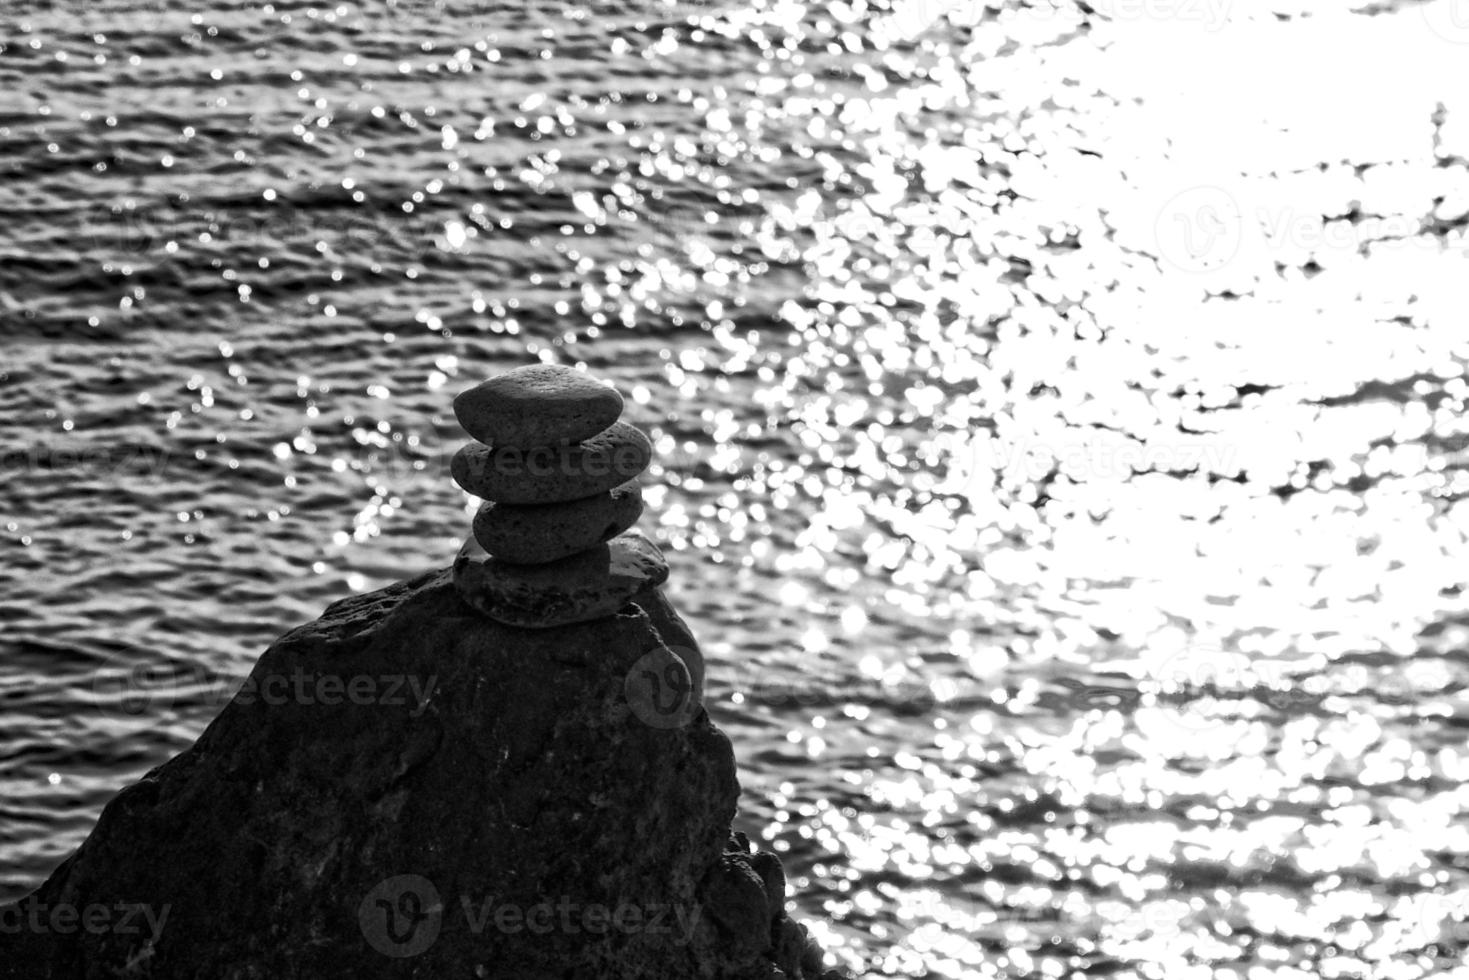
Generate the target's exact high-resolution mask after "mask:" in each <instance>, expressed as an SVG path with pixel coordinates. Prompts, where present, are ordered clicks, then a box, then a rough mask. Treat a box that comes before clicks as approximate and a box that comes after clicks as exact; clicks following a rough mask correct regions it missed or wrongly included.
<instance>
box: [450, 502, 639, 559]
mask: <svg viewBox="0 0 1469 980" xmlns="http://www.w3.org/2000/svg"><path fill="white" fill-rule="evenodd" d="M642 515H643V491H642V488H641V487H639V486H638V485H637V484H636V483H624V484H623V485H622V486H620V487H615V488H614V489H612V490H609V491H608V492H606V493H599V494H597V495H596V496H595V497H583V498H582V499H581V500H569V501H567V502H566V503H561V504H497V503H495V502H494V501H493V500H490V501H486V502H485V504H484V506H483V507H481V508H480V509H479V513H477V514H475V515H474V538H475V540H476V541H478V542H479V543H480V546H481V547H482V548H484V549H485V550H486V551H488V552H489V553H490V554H491V555H493V556H495V557H496V558H499V559H501V560H503V561H509V562H517V563H520V564H525V565H544V564H546V563H548V562H553V561H556V560H558V559H561V558H566V557H569V556H571V555H574V554H576V553H577V552H579V551H586V550H587V549H588V548H592V547H595V546H596V545H599V544H601V543H602V542H604V541H607V540H608V539H610V538H615V537H617V535H619V534H621V533H622V532H623V531H626V530H627V529H628V528H630V527H632V526H633V525H634V524H636V523H637V522H638V518H639V517H641V516H642Z"/></svg>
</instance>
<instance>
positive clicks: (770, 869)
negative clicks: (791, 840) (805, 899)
mask: <svg viewBox="0 0 1469 980" xmlns="http://www.w3.org/2000/svg"><path fill="white" fill-rule="evenodd" d="M750 867H752V868H754V869H755V873H756V874H758V875H759V876H760V881H761V882H762V883H763V884H764V886H765V900H766V903H767V904H768V905H769V908H770V922H771V925H772V927H773V926H774V924H775V921H776V920H777V919H779V918H780V917H781V916H782V915H784V914H785V908H786V873H785V868H784V867H783V866H782V865H781V863H780V858H778V857H776V856H775V855H774V854H772V853H771V852H769V851H759V852H757V853H755V854H752V855H750Z"/></svg>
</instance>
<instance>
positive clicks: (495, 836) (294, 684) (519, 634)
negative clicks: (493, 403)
mask: <svg viewBox="0 0 1469 980" xmlns="http://www.w3.org/2000/svg"><path fill="white" fill-rule="evenodd" d="M592 394H594V395H595V394H596V393H595V392H592ZM532 414H533V413H532ZM596 421H599V422H600V421H605V414H604V415H603V416H602V417H599V418H597V419H596ZM536 438H538V439H540V438H545V436H544V433H541V434H539V435H537V436H536ZM497 506H498V505H497ZM621 540H624V536H622V535H619V536H618V537H616V538H614V539H613V542H614V543H615V542H617V541H621ZM635 540H640V541H641V540H643V539H640V538H638V539H635ZM471 543H474V544H475V545H476V547H477V542H473V539H471ZM647 547H648V548H650V549H651V548H652V545H651V544H648V545H647ZM596 548H599V549H601V552H596V550H595V549H596ZM603 552H605V553H607V554H611V553H612V551H611V547H610V545H609V544H607V543H600V542H599V543H598V544H597V545H596V546H595V548H594V549H590V550H589V551H583V552H579V553H577V554H574V555H572V556H570V557H562V558H558V559H556V560H555V561H552V562H545V563H541V564H537V565H520V566H513V567H515V568H519V569H521V571H523V572H526V573H527V574H528V575H529V576H530V577H529V578H527V579H526V580H525V581H526V582H528V583H529V584H527V585H526V586H525V588H526V589H528V590H529V591H530V592H531V593H534V594H535V595H537V596H540V597H541V598H540V599H528V600H525V601H526V602H528V603H531V604H532V605H533V604H534V603H535V602H537V601H542V602H544V601H547V600H545V595H546V592H547V590H550V591H554V590H555V588H558V587H564V583H563V584H562V586H557V585H556V583H555V582H554V581H551V579H555V577H556V576H555V573H556V570H557V569H558V568H561V567H563V566H562V563H563V562H567V561H570V562H576V561H578V560H582V561H587V562H589V565H588V566H587V568H588V569H590V571H587V570H586V569H584V571H585V573H586V574H587V575H589V576H591V577H592V578H593V579H595V576H596V575H597V574H600V573H601V570H602V569H603V566H604V565H606V566H607V567H610V564H611V562H610V559H608V560H607V561H601V560H600V559H597V558H595V557H594V558H591V559H588V558H586V556H587V555H588V554H601V553H603ZM653 553H656V549H653ZM495 561H497V559H493V558H489V557H485V558H483V559H481V558H479V557H478V556H477V555H476V556H474V557H472V558H470V559H468V562H469V564H470V565H472V566H473V568H474V569H476V570H477V571H478V573H483V571H484V569H485V568H487V567H489V568H490V570H491V572H492V573H493V572H495V571H496V570H497V569H496V567H494V566H493V565H492V563H493V562H495ZM657 561H658V562H661V561H662V558H661V556H659V557H658V559H657ZM465 563H466V559H465V558H464V556H463V555H461V558H460V560H458V561H456V564H455V568H454V569H438V570H435V571H431V572H428V573H425V574H422V575H419V576H418V577H416V578H413V579H410V580H407V581H403V582H399V583H396V584H394V585H391V586H389V587H387V588H385V589H382V590H379V591H376V592H372V593H368V594H364V595H360V596H353V597H350V598H347V599H343V600H341V601H339V602H336V603H334V604H332V605H331V606H330V607H328V609H327V610H326V611H325V613H324V614H323V615H322V616H321V617H320V618H319V619H318V620H316V621H314V622H312V623H309V624H307V625H304V626H301V627H299V628H297V629H295V630H292V631H291V632H289V633H287V634H286V635H285V636H283V637H281V638H280V639H279V640H278V641H276V642H275V643H274V644H272V645H271V646H270V648H269V649H268V650H266V651H265V653H264V654H263V655H262V656H261V658H260V660H259V661H258V662H257V663H256V665H255V668H254V670H253V671H252V673H251V677H250V678H249V681H248V682H247V683H246V685H245V686H244V687H242V689H241V692H240V693H239V694H237V695H236V697H235V698H234V699H233V700H232V701H231V702H230V703H229V704H228V705H227V706H226V707H225V708H224V710H223V711H222V712H221V713H220V714H219V716H218V717H216V718H215V719H214V721H213V722H212V723H211V724H210V725H209V726H208V728H207V729H206V730H205V731H204V733H203V734H202V735H201V736H200V737H199V739H198V741H197V742H196V743H195V744H194V745H193V746H191V747H190V748H189V749H187V750H186V751H184V752H183V753H181V754H180V755H178V756H177V757H175V758H174V759H172V760H170V761H169V762H167V763H165V764H164V765H162V766H160V767H158V768H157V769H154V770H153V771H151V772H150V773H148V774H147V775H146V776H145V777H144V778H143V779H141V780H140V781H139V782H137V783H136V784H134V785H132V786H130V787H128V788H126V789H125V790H123V791H122V792H121V793H119V794H118V795H117V796H116V797H115V798H114V799H113V800H112V801H111V802H110V803H109V804H108V805H107V807H106V808H105V809H104V811H103V813H102V816H101V818H100V819H99V821H98V823H97V826H96V827H95V828H94V830H93V831H92V833H91V835H90V836H89V837H88V838H87V840H86V841H85V842H84V843H83V844H82V846H81V847H80V848H79V849H78V850H77V851H76V852H75V853H74V854H73V855H72V856H71V857H69V858H68V859H67V860H66V861H65V862H64V863H63V864H62V865H61V866H60V867H59V868H58V869H57V870H56V872H55V873H54V874H53V875H52V876H51V877H50V879H49V880H48V881H46V882H45V884H44V885H43V886H42V887H41V888H40V889H39V890H38V891H36V892H35V893H34V894H32V895H31V896H29V897H28V898H26V899H24V900H23V901H22V902H20V903H18V904H15V905H11V906H7V907H3V908H0V978H5V980H20V978H24V980H46V978H55V980H73V978H75V980H83V978H93V977H152V978H206V977H207V978H210V980H236V978H238V980H246V978H277V977H303V978H313V980H318V978H319V980H335V978H343V980H345V978H349V977H350V978H359V977H388V978H398V977H402V978H435V980H437V978H441V977H451V976H452V977H476V978H492V980H547V978H564V980H572V978H575V980H601V978H607V980H782V978H790V980H818V978H820V980H833V978H834V977H836V976H838V975H837V974H836V972H835V971H831V970H823V967H822V954H821V950H820V949H819V948H818V947H816V946H815V945H814V944H813V943H812V942H811V941H810V939H809V938H808V937H807V935H806V933H805V930H804V928H803V927H801V926H799V925H797V924H796V923H794V922H793V921H792V920H790V919H789V918H788V917H787V915H786V912H785V904H786V900H787V897H788V896H787V892H786V882H785V876H784V873H783V871H782V869H781V866H780V862H779V860H778V859H777V858H776V857H775V855H773V854H770V853H768V852H760V851H758V850H757V849H756V848H754V847H752V846H751V844H750V842H749V841H748V840H747V839H745V838H744V837H743V835H740V834H736V833H732V831H731V820H732V819H733V817H734V815H735V810H736V803H737V798H738V795H739V784H738V781H737V778H736V772H735V764H734V758H733V754H732V751H731V747H730V744H729V741H728V740H727V739H726V738H725V736H724V735H723V733H721V732H720V731H719V730H718V729H717V728H715V727H714V725H713V724H712V722H711V721H710V719H709V716H708V714H707V713H706V712H705V710H704V709H703V707H702V703H701V693H700V692H701V691H702V683H703V673H704V669H703V659H702V656H701V655H700V654H699V652H698V647H697V644H696V643H695V641H694V637H693V636H692V634H691V633H690V632H689V630H688V628H687V626H686V625H685V624H684V623H683V621H682V620H681V619H680V617H679V616H678V614H677V613H676V612H675V611H674V609H673V608H672V606H671V605H670V604H669V603H668V601H667V599H666V598H665V597H664V596H663V594H662V593H661V592H660V591H659V589H658V583H659V582H661V581H662V579H661V578H659V577H657V576H656V575H646V576H645V577H644V579H639V580H638V581H637V585H638V587H637V588H635V589H633V590H632V591H630V592H628V594H626V595H619V597H618V598H617V601H616V602H615V604H612V603H611V602H610V600H609V601H608V604H607V606H606V608H605V609H604V608H600V607H599V608H598V609H597V614H596V615H594V616H588V617H581V618H577V619H575V621H558V622H557V623H555V624H554V625H551V626H547V625H545V624H544V623H538V624H537V625H535V626H533V627H532V626H527V625H516V624H515V623H511V622H506V621H505V619H506V618H511V619H513V618H514V616H513V615H510V614H507V612H506V609H509V608H512V607H513V606H514V602H513V601H511V600H506V601H503V602H502V601H500V599H495V601H494V602H491V603H489V605H488V606H487V605H486V602H487V601H488V600H487V597H488V596H490V593H488V592H486V591H485V590H484V589H483V588H481V585H482V583H473V582H472V583H470V586H471V587H468V588H466V583H465V574H464V568H463V566H465ZM502 565H504V566H505V567H511V563H502ZM664 567H665V569H666V566H664ZM500 570H501V571H503V569H500ZM505 574H506V575H509V574H510V573H509V572H506V573H505ZM516 574H519V573H516ZM548 574H549V576H550V579H543V578H536V577H535V576H536V575H542V576H545V575H548ZM665 574H666V572H665ZM629 577H630V578H632V579H638V576H637V575H631V576H626V575H625V576H624V578H629ZM604 585H605V584H604ZM623 588H630V586H628V585H624V586H623ZM573 591H574V590H573ZM594 591H595V589H594ZM604 591H605V588H604ZM570 601H571V602H572V603H573V604H575V603H576V602H580V601H582V600H579V599H576V598H573V599H572V600H570ZM552 618H559V613H558V614H557V616H556V617H552ZM283 679H288V680H289V683H282V681H283ZM283 690H284V691H287V692H289V693H288V694H286V695H284V696H281V695H280V694H279V692H281V691H283ZM269 692H277V696H275V697H272V696H270V695H269ZM98 910H102V913H101V914H99V912H98ZM109 910H110V911H109ZM120 910H122V911H120ZM126 910H133V912H132V915H131V917H130V918H128V919H127V922H126V924H128V925H131V926H132V928H124V922H123V921H122V916H123V915H124V914H126ZM88 923H92V924H94V925H97V926H99V928H96V929H91V928H88V927H87V924H88Z"/></svg>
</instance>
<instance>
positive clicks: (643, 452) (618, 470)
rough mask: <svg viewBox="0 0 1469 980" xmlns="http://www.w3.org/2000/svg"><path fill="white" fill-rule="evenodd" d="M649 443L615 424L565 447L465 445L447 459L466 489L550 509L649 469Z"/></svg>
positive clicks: (630, 429) (502, 500)
mask: <svg viewBox="0 0 1469 980" xmlns="http://www.w3.org/2000/svg"><path fill="white" fill-rule="evenodd" d="M652 459H653V444H652V443H650V442H649V441H648V437H647V436H646V435H644V434H643V432H642V430H641V429H638V428H637V427H636V426H632V425H629V424H628V423H626V422H617V423H615V424H613V425H612V426H611V427H609V428H607V429H605V430H603V431H602V432H599V433H597V434H596V435H594V436H592V437H591V438H589V439H585V440H583V441H581V442H579V443H575V444H573V445H570V446H540V447H536V448H533V449H515V448H506V449H500V448H495V449H492V448H490V447H489V446H482V445H480V444H479V443H475V442H472V443H469V444H468V445H466V446H464V447H462V448H461V449H460V450H459V451H458V452H456V453H455V454H454V456H453V457H452V458H451V459H450V460H449V473H450V475H451V476H453V477H454V482H455V483H457V484H459V485H460V486H461V487H463V488H464V489H465V490H467V491H469V492H470V493H472V494H474V495H475V496H476V497H482V498H484V499H485V500H494V501H497V502H498V503H502V504H555V503H560V502H561V501H564V500H580V499H581V498H582V497H591V496H595V495H596V494H599V493H606V492H607V491H608V490H611V489H612V488H613V487H615V486H618V485H619V484H622V483H626V482H627V481H628V480H631V479H633V478H634V477H636V476H637V475H638V474H639V473H641V472H643V470H645V469H647V468H648V463H649V462H651V461H652Z"/></svg>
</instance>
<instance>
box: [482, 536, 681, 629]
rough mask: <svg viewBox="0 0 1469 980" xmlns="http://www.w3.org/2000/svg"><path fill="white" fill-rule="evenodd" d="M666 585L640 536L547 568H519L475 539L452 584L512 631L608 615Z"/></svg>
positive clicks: (658, 555) (664, 571) (663, 567)
mask: <svg viewBox="0 0 1469 980" xmlns="http://www.w3.org/2000/svg"><path fill="white" fill-rule="evenodd" d="M667 580H668V563H667V562H666V561H664V560H663V553H662V552H660V551H659V550H658V547H657V545H655V544H653V542H651V541H649V540H648V539H647V538H645V537H643V536H642V535H640V534H638V533H637V532H636V531H629V532H628V533H626V534H623V535H620V536H618V537H615V538H613V539H612V540H611V541H609V542H607V543H606V544H599V545H596V546H595V547H593V548H590V549H588V550H586V551H583V552H581V553H580V554H576V555H572V556H571V557H570V558H563V559H561V560H560V561H555V562H551V563H550V564H547V565H516V564H512V563H510V562H504V561H500V560H499V559H498V558H493V557H491V556H490V555H488V554H486V553H485V550H484V548H482V547H480V545H479V542H477V541H475V539H474V538H472V537H471V538H470V539H469V540H467V541H465V542H464V546H463V547H462V548H460V549H459V555H458V557H457V558H455V559H454V585H455V587H457V588H458V589H459V594H460V595H462V596H463V597H464V601H465V602H468V603H469V604H470V605H471V606H472V607H474V608H475V609H477V610H479V611H480V612H481V613H483V614H484V615H486V616H489V617H490V618H492V619H495V620H498V621H499V622H501V623H505V624H506V625H509V626H520V627H525V628H527V629H548V628H551V627H555V626H564V625H567V624H569V623H581V622H586V621H587V620H592V619H600V618H602V617H604V616H610V615H611V614H612V613H614V612H616V611H617V610H618V609H620V608H622V605H623V604H624V603H625V602H627V601H628V600H629V599H631V598H632V597H633V596H634V595H636V594H638V593H639V592H642V591H644V590H645V589H651V588H656V587H657V586H659V585H662V584H663V583H664V582H665V581H667Z"/></svg>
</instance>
